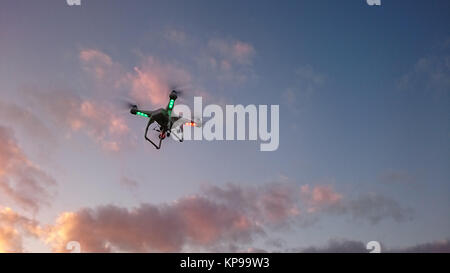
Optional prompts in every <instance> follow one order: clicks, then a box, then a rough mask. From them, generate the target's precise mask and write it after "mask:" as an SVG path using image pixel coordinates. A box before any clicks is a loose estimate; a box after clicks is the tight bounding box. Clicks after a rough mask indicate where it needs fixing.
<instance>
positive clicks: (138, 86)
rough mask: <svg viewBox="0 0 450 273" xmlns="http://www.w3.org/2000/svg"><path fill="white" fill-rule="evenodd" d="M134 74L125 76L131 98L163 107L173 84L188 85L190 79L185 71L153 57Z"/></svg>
mask: <svg viewBox="0 0 450 273" xmlns="http://www.w3.org/2000/svg"><path fill="white" fill-rule="evenodd" d="M134 70H135V71H134V73H128V74H127V80H128V82H129V85H130V86H131V93H130V94H131V96H132V97H133V98H134V99H135V100H137V101H141V102H150V103H151V104H152V105H158V106H165V104H166V103H167V96H168V93H169V91H170V89H171V88H174V87H173V86H172V85H174V83H182V84H183V85H187V84H190V83H191V82H192V77H191V75H190V73H189V72H187V71H186V70H184V69H182V68H180V67H177V66H175V65H172V64H167V63H161V62H159V61H158V60H157V59H156V58H154V57H147V58H145V60H144V61H143V62H142V64H141V65H140V66H139V67H135V68H134Z"/></svg>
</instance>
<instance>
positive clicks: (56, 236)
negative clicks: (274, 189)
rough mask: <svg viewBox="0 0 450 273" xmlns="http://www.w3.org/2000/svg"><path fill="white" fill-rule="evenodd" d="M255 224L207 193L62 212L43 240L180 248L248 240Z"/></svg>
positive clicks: (102, 247) (105, 248)
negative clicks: (160, 201)
mask: <svg viewBox="0 0 450 273" xmlns="http://www.w3.org/2000/svg"><path fill="white" fill-rule="evenodd" d="M257 228H258V227H257V226H255V224H254V223H252V222H251V220H250V219H248V218H247V217H246V216H245V215H243V214H242V213H240V212H238V211H236V210H233V209H230V208H229V207H227V206H224V205H220V204H217V203H215V202H213V201H211V200H209V199H207V198H203V197H199V196H191V197H185V198H182V199H179V200H177V201H175V202H173V203H170V204H162V205H159V206H157V205H151V204H142V205H141V206H139V207H137V208H135V209H131V210H128V209H125V208H120V207H117V206H113V205H109V206H104V207H98V208H96V209H82V210H80V211H78V212H72V213H64V214H63V215H61V216H60V217H59V218H58V221H57V224H56V225H54V226H53V227H51V229H50V232H49V237H48V240H47V241H48V242H49V243H50V244H51V245H52V247H53V249H54V251H64V250H65V245H66V243H67V241H70V240H76V241H78V242H80V244H81V245H82V249H83V251H87V252H109V251H114V250H120V251H137V252H142V251H145V252H147V251H162V252H176V251H181V250H182V249H183V247H185V246H186V245H187V244H189V245H190V246H200V247H208V246H211V245H214V244H215V243H218V242H219V241H221V240H224V241H236V242H237V241H248V240H250V239H251V235H252V233H253V232H254V231H255V230H257Z"/></svg>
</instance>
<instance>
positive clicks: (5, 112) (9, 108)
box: [0, 100, 54, 143]
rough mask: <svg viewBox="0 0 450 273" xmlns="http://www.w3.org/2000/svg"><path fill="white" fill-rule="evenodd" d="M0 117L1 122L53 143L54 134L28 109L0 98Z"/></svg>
mask: <svg viewBox="0 0 450 273" xmlns="http://www.w3.org/2000/svg"><path fill="white" fill-rule="evenodd" d="M0 118H1V121H2V122H3V123H5V124H8V125H9V126H14V127H17V128H20V129H21V130H23V131H24V132H26V134H27V135H29V136H33V137H35V138H40V140H48V141H49V142H52V143H54V136H53V134H52V133H51V132H50V130H49V129H48V128H47V126H46V125H45V124H44V123H43V122H42V121H41V119H40V118H38V117H37V116H36V115H35V113H33V112H32V111H30V110H28V109H25V108H23V107H21V106H18V105H16V104H14V103H9V102H5V101H1V100H0Z"/></svg>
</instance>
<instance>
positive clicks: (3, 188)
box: [0, 126, 56, 212]
mask: <svg viewBox="0 0 450 273" xmlns="http://www.w3.org/2000/svg"><path fill="white" fill-rule="evenodd" d="M0 142H1V143H2V145H1V146H0V192H1V193H3V194H4V195H5V196H6V197H8V198H9V199H10V200H12V201H13V202H14V203H15V204H18V205H19V206H21V207H22V208H24V209H27V210H31V211H33V212H37V211H38V210H39V208H40V207H41V206H42V205H49V202H50V200H51V198H52V196H53V193H52V191H51V190H52V189H53V188H54V186H55V185H56V181H55V180H54V179H53V178H52V177H51V176H50V175H49V174H47V173H46V172H44V171H43V170H42V169H41V168H40V167H39V166H37V165H36V164H35V163H33V162H32V161H30V160H29V159H28V157H27V156H26V155H25V154H24V152H23V151H22V150H21V148H20V147H19V146H18V144H17V141H16V139H15V138H14V136H13V133H12V131H11V130H10V129H8V128H6V127H3V126H0Z"/></svg>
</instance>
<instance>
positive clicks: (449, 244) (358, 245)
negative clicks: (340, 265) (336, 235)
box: [289, 239, 450, 253]
mask: <svg viewBox="0 0 450 273" xmlns="http://www.w3.org/2000/svg"><path fill="white" fill-rule="evenodd" d="M366 244H367V242H361V241H355V240H346V239H331V240H329V241H328V243H327V244H326V245H325V246H321V247H317V246H312V247H307V248H302V249H301V248H299V249H294V250H289V252H303V253H368V252H369V251H370V250H367V249H366ZM381 252H396V253H450V240H448V239H446V240H441V241H434V242H429V243H423V244H417V245H414V246H409V247H404V248H386V247H384V246H383V245H382V244H381Z"/></svg>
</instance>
